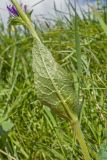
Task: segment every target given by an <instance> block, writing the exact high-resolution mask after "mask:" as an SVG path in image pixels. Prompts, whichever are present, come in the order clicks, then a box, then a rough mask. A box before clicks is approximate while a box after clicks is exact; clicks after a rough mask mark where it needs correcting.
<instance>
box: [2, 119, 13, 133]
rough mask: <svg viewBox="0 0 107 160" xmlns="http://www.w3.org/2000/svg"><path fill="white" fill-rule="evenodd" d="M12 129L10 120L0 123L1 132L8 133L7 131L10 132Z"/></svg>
mask: <svg viewBox="0 0 107 160" xmlns="http://www.w3.org/2000/svg"><path fill="white" fill-rule="evenodd" d="M12 127H13V123H12V122H11V120H10V119H9V120H7V121H4V122H2V129H3V131H5V132H8V131H10V130H11V128H12Z"/></svg>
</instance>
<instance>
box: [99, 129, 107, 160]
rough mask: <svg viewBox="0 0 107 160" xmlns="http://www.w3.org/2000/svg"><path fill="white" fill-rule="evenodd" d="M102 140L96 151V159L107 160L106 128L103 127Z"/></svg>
mask: <svg viewBox="0 0 107 160" xmlns="http://www.w3.org/2000/svg"><path fill="white" fill-rule="evenodd" d="M104 138H105V140H104V142H103V143H102V145H101V147H100V150H99V152H98V160H107V128H105V129H104Z"/></svg>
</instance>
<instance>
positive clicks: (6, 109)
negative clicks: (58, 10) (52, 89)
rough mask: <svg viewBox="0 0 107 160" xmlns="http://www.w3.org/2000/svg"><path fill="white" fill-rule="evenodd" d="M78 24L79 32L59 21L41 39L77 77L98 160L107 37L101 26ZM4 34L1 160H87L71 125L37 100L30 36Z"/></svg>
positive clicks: (0, 36) (106, 91) (105, 113)
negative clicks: (84, 158) (84, 159)
mask: <svg viewBox="0 0 107 160" xmlns="http://www.w3.org/2000/svg"><path fill="white" fill-rule="evenodd" d="M76 20H77V22H76V23H77V25H78V29H77V25H76V23H75V19H74V20H72V21H66V22H65V23H64V22H62V20H56V25H55V26H54V27H53V28H48V29H47V31H45V32H41V31H40V30H38V33H39V35H40V37H41V39H42V41H43V42H44V44H45V45H46V46H47V47H48V48H49V50H50V51H51V52H52V54H53V56H54V58H55V60H56V61H57V62H58V63H59V64H60V65H61V66H62V67H63V68H64V69H65V70H66V71H67V72H68V73H69V74H70V76H71V77H72V82H73V84H74V88H75V91H77V94H78V93H79V103H80V104H81V105H82V103H83V105H82V115H81V127H82V131H83V133H84V136H85V140H86V143H87V145H88V148H89V149H90V155H91V157H92V159H96V158H95V156H96V155H95V152H96V153H97V152H98V151H99V149H100V146H101V144H102V143H103V141H104V137H105V135H104V130H105V129H106V127H107V36H106V35H105V33H104V31H103V30H102V28H101V26H100V24H99V23H97V22H94V21H91V20H80V19H79V18H78V19H76ZM70 22H71V23H70ZM0 30H1V32H0V160H7V159H8V160H12V159H16V160H27V159H28V160H54V159H55V160H72V159H73V160H82V159H83V156H82V152H81V149H80V146H79V145H78V144H77V143H76V141H75V139H74V138H73V133H72V130H71V127H70V124H69V123H68V122H66V121H65V120H64V119H63V118H61V119H60V118H59V117H57V116H56V115H54V114H53V113H52V112H51V111H50V110H49V108H47V106H42V104H41V103H40V102H39V101H38V100H37V96H36V91H35V87H34V75H33V72H32V54H31V47H32V38H31V36H30V34H29V33H28V32H27V31H26V30H25V31H23V30H21V29H20V28H19V29H16V30H17V32H15V30H14V29H13V30H12V29H11V28H8V33H5V31H4V29H3V26H2V24H1V27H0ZM77 30H78V32H77ZM75 37H76V38H77V39H76V38H75ZM78 75H79V76H78ZM78 77H79V78H78ZM72 82H71V83H72ZM78 90H79V92H78ZM10 156H11V157H10ZM12 157H14V158H12Z"/></svg>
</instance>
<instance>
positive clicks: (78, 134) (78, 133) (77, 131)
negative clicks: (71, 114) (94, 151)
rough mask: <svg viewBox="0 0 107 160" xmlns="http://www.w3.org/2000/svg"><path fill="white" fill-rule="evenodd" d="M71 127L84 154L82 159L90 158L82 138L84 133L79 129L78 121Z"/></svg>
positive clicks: (88, 159) (89, 159) (87, 159)
mask: <svg viewBox="0 0 107 160" xmlns="http://www.w3.org/2000/svg"><path fill="white" fill-rule="evenodd" d="M73 129H74V134H75V135H76V139H77V140H78V142H79V144H80V146H81V149H82V153H83V155H84V159H85V160H91V157H90V155H89V151H88V148H87V145H86V143H85V140H84V135H83V133H82V131H81V127H80V124H79V121H77V122H75V124H74V127H73Z"/></svg>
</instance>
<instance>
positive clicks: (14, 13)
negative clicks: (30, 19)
mask: <svg viewBox="0 0 107 160" xmlns="http://www.w3.org/2000/svg"><path fill="white" fill-rule="evenodd" d="M7 9H8V11H9V13H10V15H11V16H15V17H16V16H19V13H18V11H17V9H16V7H15V6H14V5H9V6H7Z"/></svg>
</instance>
